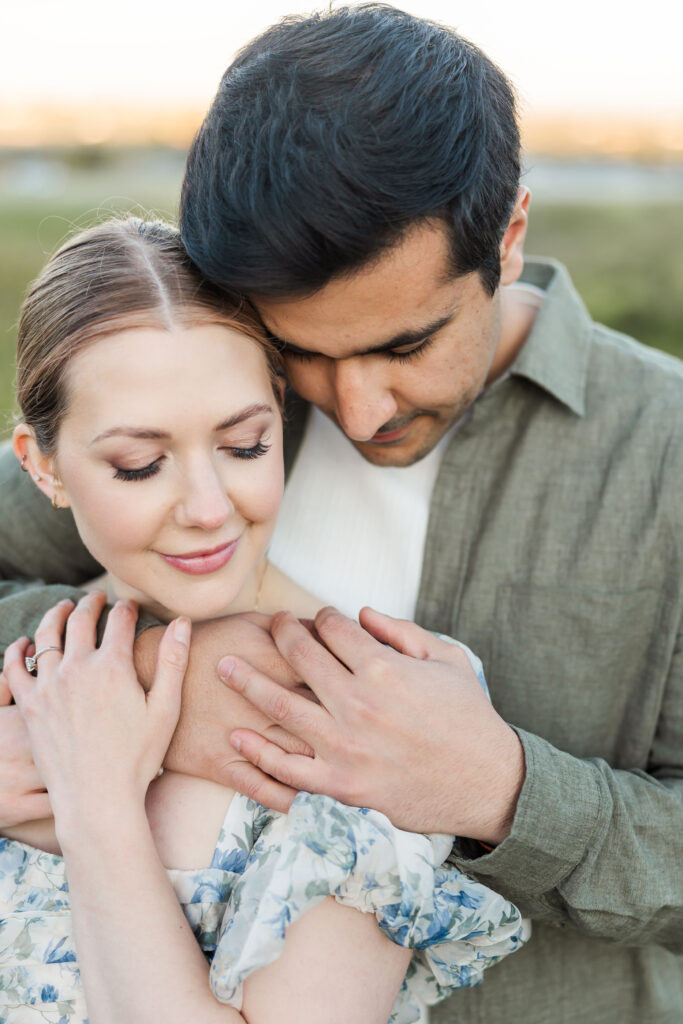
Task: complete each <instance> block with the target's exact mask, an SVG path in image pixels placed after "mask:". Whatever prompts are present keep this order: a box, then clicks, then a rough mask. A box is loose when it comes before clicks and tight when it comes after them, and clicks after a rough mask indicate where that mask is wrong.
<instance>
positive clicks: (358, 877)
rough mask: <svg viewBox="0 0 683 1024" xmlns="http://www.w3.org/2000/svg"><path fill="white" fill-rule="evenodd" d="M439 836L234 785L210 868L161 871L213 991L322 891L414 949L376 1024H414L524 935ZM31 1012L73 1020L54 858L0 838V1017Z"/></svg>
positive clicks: (278, 942)
mask: <svg viewBox="0 0 683 1024" xmlns="http://www.w3.org/2000/svg"><path fill="white" fill-rule="evenodd" d="M445 639H447V638H445ZM465 650H466V651H467V649H465ZM467 653H468V656H470V658H471V660H472V664H473V666H474V667H475V670H476V671H477V674H478V676H479V678H480V680H481V682H482V685H484V686H485V685H486V684H485V683H484V680H483V674H482V670H481V663H480V662H479V660H478V659H476V658H475V657H474V655H472V654H471V652H469V651H467ZM452 842H453V837H452V836H446V835H431V836H426V835H418V834H415V833H412V832H404V831H402V830H401V829H397V828H395V827H394V826H393V825H392V824H391V822H390V821H389V820H388V819H387V818H386V817H385V816H384V815H383V814H380V813H379V812H378V811H371V810H368V809H367V808H358V807H347V806H345V805H343V804H340V803H338V802H337V801H335V800H332V799H331V798H330V797H326V796H321V795H313V794H309V793H299V794H298V795H297V797H296V798H295V800H294V803H293V804H292V807H291V809H290V811H289V813H288V814H287V815H282V814H278V813H276V812H272V811H269V810H267V809H266V808H264V807H262V806H261V805H260V804H257V803H254V801H252V800H248V799H247V798H246V797H243V796H240V795H237V796H235V798H234V799H233V801H232V802H231V804H230V807H229V809H228V812H227V815H226V818H225V822H224V824H223V828H222V831H221V835H220V838H219V841H218V845H217V847H216V850H215V853H214V856H213V859H212V862H211V865H210V866H209V867H208V868H204V869H198V870H194V871H186V870H183V871H179V870H171V871H169V877H170V879H171V882H172V883H173V886H174V888H175V891H176V893H177V896H178V899H179V901H180V903H181V905H182V907H183V910H184V912H185V915H186V917H187V919H188V921H189V922H190V925H191V926H192V929H193V931H194V934H195V936H196V938H197V941H198V942H199V944H200V946H201V948H202V949H203V950H204V953H205V955H206V956H207V959H208V960H209V961H210V963H211V968H210V979H211V985H212V988H213V991H214V993H215V995H216V997H217V999H219V1000H220V1001H221V1002H224V1003H228V1004H230V1005H232V1006H235V1007H236V1008H237V1009H239V1008H240V1007H241V1003H242V986H243V983H244V980H245V979H246V978H247V977H248V976H249V974H251V972H252V971H254V970H256V969H257V968H258V967H263V966H265V965H266V964H269V963H272V962H273V961H274V960H275V959H276V958H277V957H278V956H279V954H280V952H281V949H282V945H283V942H284V937H285V930H286V928H287V926H288V925H289V924H291V923H292V922H293V921H295V920H297V919H298V918H299V917H301V916H302V915H303V914H305V913H306V911H308V910H310V909H311V908H312V907H314V906H315V905H316V904H318V903H320V902H321V901H322V900H324V899H325V898H326V897H327V896H333V897H334V898H335V899H336V900H337V901H338V902H339V903H342V904H344V905H346V906H350V907H355V908H356V909H358V910H360V911H362V912H364V913H372V914H374V915H375V917H376V918H377V921H378V924H379V927H380V928H381V929H382V930H383V931H384V932H385V933H386V934H387V935H388V936H389V937H390V938H391V939H392V940H393V941H394V942H396V943H398V944H400V945H402V946H407V947H410V948H412V949H413V950H415V952H414V955H413V958H412V960H411V963H410V967H409V969H408V972H407V974H406V978H405V980H404V982H403V986H402V989H401V991H400V992H399V995H398V997H397V999H396V1003H395V1005H394V1008H393V1012H392V1014H391V1017H390V1024H416V1022H419V1021H421V1020H422V1019H423V1017H422V1009H421V1007H422V1005H430V1004H433V1003H435V1002H438V1001H439V1000H441V999H444V998H446V996H448V995H450V994H451V993H452V992H453V991H454V990H455V989H457V988H462V987H464V986H470V985H476V984H479V982H480V981H481V978H482V974H483V971H484V970H485V969H486V968H487V967H489V966H491V965H492V964H494V963H496V962H497V961H498V960H500V959H501V957H503V956H507V955H508V954H509V953H512V952H514V951H515V950H516V949H518V948H519V947H520V946H521V945H522V944H523V942H524V941H525V940H526V938H527V937H528V934H529V926H528V924H527V922H525V921H523V920H522V918H521V917H520V914H519V911H518V910H517V909H516V907H514V906H513V905H512V904H510V903H509V902H508V901H507V900H505V899H504V898H503V897H502V896H500V895H499V894H498V893H495V892H493V891H492V890H490V889H487V888H486V887H485V886H483V885H480V884H479V883H477V882H475V881H473V880H472V879H470V878H468V877H466V876H465V875H463V874H462V873H461V872H459V871H458V870H457V869H456V868H454V867H451V866H449V865H445V864H444V863H443V862H444V861H445V859H446V857H447V856H448V854H449V852H450V850H451V846H452ZM40 1022H43V1024H87V1010H86V1006H85V1001H84V999H83V991H82V988H81V984H80V977H79V972H78V966H77V963H76V954H75V950H74V944H73V937H72V930H71V915H70V909H69V891H68V885H67V881H66V873H65V869H64V861H63V860H62V858H61V857H56V856H54V855H52V854H49V853H45V852H43V851H41V850H36V849H33V848H32V847H29V846H25V845H24V844H22V843H17V842H14V841H12V840H7V839H0V1024H40Z"/></svg>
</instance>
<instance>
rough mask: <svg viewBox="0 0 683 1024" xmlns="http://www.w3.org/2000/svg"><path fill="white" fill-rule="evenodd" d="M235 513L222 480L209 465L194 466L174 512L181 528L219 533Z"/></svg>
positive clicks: (216, 471)
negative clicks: (217, 531) (196, 528)
mask: <svg viewBox="0 0 683 1024" xmlns="http://www.w3.org/2000/svg"><path fill="white" fill-rule="evenodd" d="M234 511H235V506H234V505H233V503H232V500H231V499H230V495H229V493H228V489H227V487H226V485H225V481H223V480H222V479H221V475H220V473H219V472H218V470H217V468H216V467H215V466H214V465H213V464H212V463H210V464H205V465H202V466H199V467H194V468H193V469H192V470H191V471H190V472H189V473H188V475H187V478H186V481H185V492H184V494H183V495H182V498H181V500H180V501H179V503H178V506H177V510H176V514H177V518H178V522H179V523H180V525H181V526H198V527H199V528H200V529H202V530H218V529H219V528H220V527H221V526H222V525H223V524H224V523H225V522H226V520H227V519H228V518H229V517H230V516H231V515H232V514H233V512H234Z"/></svg>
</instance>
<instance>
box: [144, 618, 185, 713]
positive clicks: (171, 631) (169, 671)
mask: <svg viewBox="0 0 683 1024" xmlns="http://www.w3.org/2000/svg"><path fill="white" fill-rule="evenodd" d="M191 630H192V627H191V625H190V620H189V619H186V618H184V617H181V618H179V619H175V620H174V621H173V622H172V623H171V624H170V625H169V626H167V628H166V631H165V633H164V635H163V636H162V638H161V643H160V644H159V650H158V652H157V664H156V671H155V673H154V682H153V683H152V688H151V690H150V691H149V694H148V697H147V701H148V704H149V705H151V707H152V708H153V709H154V710H155V712H156V713H157V714H160V715H161V716H162V717H164V718H166V717H167V716H168V717H170V716H175V719H176V721H177V719H178V716H179V715H180V695H181V691H182V686H183V679H184V678H185V670H186V669H187V662H188V658H189V655H190V635H191Z"/></svg>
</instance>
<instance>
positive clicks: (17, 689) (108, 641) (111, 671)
mask: <svg viewBox="0 0 683 1024" xmlns="http://www.w3.org/2000/svg"><path fill="white" fill-rule="evenodd" d="M104 604H105V595H104V594H103V593H101V592H98V593H94V594H88V595H87V596H86V597H84V598H82V599H81V601H79V603H78V606H77V607H76V608H74V605H73V603H72V602H71V601H62V602H60V604H58V605H57V606H56V607H55V608H53V609H51V611H49V612H47V613H46V615H45V616H44V617H43V619H42V621H41V623H40V626H39V627H38V629H37V631H36V635H35V646H36V650H37V651H41V650H43V649H44V648H57V650H47V651H45V653H44V654H41V656H40V659H39V661H38V663H37V671H38V675H37V678H36V677H33V676H31V675H30V674H29V673H28V672H27V670H26V668H25V665H24V658H25V656H26V653H27V651H28V649H29V647H30V642H29V640H28V639H27V638H25V637H24V638H22V639H21V640H18V641H16V643H14V644H12V645H11V647H9V648H8V649H7V653H6V655H5V678H6V680H7V683H8V685H9V687H10V690H11V692H12V695H13V696H14V699H15V701H16V703H17V705H18V708H19V710H20V711H21V713H22V715H23V717H24V720H25V722H26V726H27V729H28V732H29V737H30V742H31V747H32V749H33V755H34V759H35V762H36V766H37V768H38V772H39V773H40V776H41V777H42V779H44V781H45V784H46V786H47V789H48V792H49V794H50V799H51V802H52V807H53V810H54V813H55V818H56V824H57V833H58V836H59V837H60V839H61V838H62V835H63V834H64V832H65V831H66V832H70V831H71V830H72V829H74V830H78V828H79V823H80V822H82V821H83V816H84V815H85V816H91V815H93V814H101V812H102V810H103V809H107V808H108V809H109V810H112V809H113V810H114V812H115V811H116V808H117V807H120V806H121V801H127V800H133V801H136V802H139V803H140V804H141V803H142V802H143V801H144V796H145V793H146V790H147V787H148V785H149V783H150V781H151V780H152V779H153V778H154V777H155V775H156V774H157V772H158V770H159V767H160V766H161V764H162V762H163V759H164V756H165V754H166V750H167V748H168V745H169V743H170V740H171V736H172V735H173V730H174V729H175V726H176V723H177V721H178V715H179V713H180V695H181V687H182V681H183V676H184V673H185V667H186V664H187V656H188V650H189V638H190V623H189V622H188V621H187V620H186V619H177V620H176V621H175V622H173V623H172V624H171V625H170V626H169V627H168V628H167V630H166V632H165V634H164V637H163V639H162V642H161V645H160V647H159V653H158V658H157V669H156V675H155V679H154V683H153V685H152V688H151V690H150V691H149V693H145V691H144V690H143V688H142V686H141V685H140V683H139V681H138V677H137V674H136V672H135V667H134V664H133V641H134V638H135V622H136V618H137V609H136V607H135V605H133V604H132V603H129V602H119V603H117V604H116V605H115V606H114V608H113V609H112V611H111V612H110V614H109V619H108V621H107V626H106V629H105V633H104V638H103V640H102V644H101V646H100V647H99V648H96V646H95V642H96V627H97V620H98V618H99V615H100V613H101V611H102V608H103V606H104ZM62 651H63V653H62ZM65 838H66V837H65Z"/></svg>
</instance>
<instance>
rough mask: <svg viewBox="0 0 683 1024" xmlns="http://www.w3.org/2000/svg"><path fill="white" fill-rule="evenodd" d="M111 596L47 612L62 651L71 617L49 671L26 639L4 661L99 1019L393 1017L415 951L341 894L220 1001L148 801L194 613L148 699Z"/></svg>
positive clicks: (130, 627) (126, 624) (171, 637)
mask: <svg viewBox="0 0 683 1024" xmlns="http://www.w3.org/2000/svg"><path fill="white" fill-rule="evenodd" d="M102 602H103V596H102V595H89V596H88V597H87V598H85V599H83V601H82V602H81V603H80V604H79V606H78V609H77V610H76V611H75V612H73V613H72V614H71V609H72V606H71V605H70V604H65V605H62V606H61V607H58V608H57V609H55V610H54V611H53V612H51V613H49V614H48V616H46V618H45V619H44V620H43V623H42V624H41V627H40V628H39V630H38V631H37V633H36V646H37V647H38V649H40V648H42V647H46V646H59V647H61V644H62V635H63V632H64V627H65V625H66V623H67V620H68V626H67V630H66V640H65V644H64V649H65V654H64V657H62V655H61V653H60V652H59V651H49V652H47V653H46V654H44V655H42V657H41V659H40V661H39V665H38V668H39V674H38V679H33V678H31V677H30V676H28V674H27V673H26V672H25V670H24V668H23V657H24V653H25V649H26V647H27V645H28V641H22V642H20V643H18V644H15V645H13V647H12V648H11V649H10V650H9V651H8V657H7V667H6V673H7V677H8V680H9V682H10V685H11V687H12V691H13V693H14V695H15V698H16V700H17V703H18V704H19V707H20V709H21V710H22V713H23V714H24V715H25V716H26V721H27V725H28V728H29V731H30V733H31V740H32V744H33V746H34V752H35V755H36V758H37V762H38V766H39V768H40V770H41V772H42V774H43V775H44V777H45V779H46V781H47V784H48V788H49V790H50V794H51V798H52V802H53V806H54V809H55V818H56V823H57V832H58V838H59V840H60V843H61V845H62V848H63V851H64V855H65V858H66V864H67V873H68V878H69V888H70V895H71V904H72V911H73V919H74V935H75V941H76V947H77V950H78V956H79V966H80V969H81V976H82V979H83V984H84V989H85V994H86V1000H87V1003H88V1008H89V1015H90V1019H91V1021H92V1022H93V1024H120V1021H121V1020H126V1021H127V1022H130V1024H138V1022H139V1024H143V1022H144V1024H149V1022H155V1021H164V1024H175V1022H178V1024H181V1022H182V1024H186V1022H187V1020H197V1021H201V1024H213V1022H214V1021H216V1022H217V1024H218V1022H220V1021H227V1022H234V1024H239V1022H240V1021H242V1020H243V1019H245V1018H246V1019H247V1020H248V1021H249V1022H250V1024H270V1022H271V1021H273V1022H275V1020H276V1019H277V1021H278V1024H287V1022H288V1021H291V1022H292V1024H294V1021H296V1022H297V1024H303V1022H307V1021H310V1022H311V1024H314V1022H315V1024H319V1022H321V1021H325V1022H326V1024H342V1022H343V1024H346V1022H348V1021H349V1020H353V1021H354V1022H356V1021H357V1022H359V1024H360V1022H364V1024H365V1022H367V1024H384V1022H385V1021H386V1019H387V1018H388V1016H389V1013H390V1010H391V1006H392V1004H393V1001H394V997H395V995H396V992H397V990H398V988H399V987H400V984H401V981H402V978H403V975H404V973H405V970H406V967H407V964H408V960H409V957H410V954H409V952H408V951H407V950H404V949H400V948H399V947H397V946H394V945H393V944H392V943H391V942H390V941H389V940H388V939H387V938H385V937H384V936H383V935H382V934H381V933H380V931H379V929H378V928H377V925H376V922H375V920H374V918H373V917H371V916H366V915H362V914H360V913H359V912H357V911H355V910H353V911H351V910H349V909H348V908H345V907H341V906H339V905H337V904H336V903H334V902H333V901H331V900H327V901H325V902H324V903H323V904H321V905H320V906H319V907H317V908H316V909H315V910H314V911H311V912H310V913H309V914H307V915H305V916H304V918H302V919H301V920H300V921H299V922H297V923H296V924H295V925H293V926H292V927H291V929H290V930H289V932H288V936H287V942H286V943H285V951H284V953H283V955H282V957H281V958H280V959H279V960H278V961H276V962H275V963H273V964H271V965H270V966H269V967H266V968H263V969H262V970H260V971H257V972H255V973H254V974H253V975H251V976H250V978H249V979H248V981H247V983H246V984H245V989H244V1017H243V1016H242V1015H240V1014H239V1013H238V1012H237V1011H236V1010H234V1009H232V1008H231V1007H228V1006H225V1005H224V1004H221V1003H218V1002H217V1001H216V999H215V998H214V996H213V994H212V992H211V990H210V988H209V980H208V966H207V964H206V961H205V959H204V957H203V955H202V953H201V951H200V949H199V947H198V945H197V943H196V941H195V939H194V936H193V935H192V932H191V930H190V927H189V925H188V923H187V921H186V919H185V917H184V914H183V912H182V910H181V908H180V906H179V904H178V902H177V900H176V897H175V893H174V892H173V889H172V887H171V885H170V882H169V880H168V877H167V875H166V871H165V869H164V867H163V865H162V863H161V861H160V859H159V856H158V854H157V851H156V848H155V846H154V842H153V839H152V835H151V832H150V828H149V824H148V821H147V817H146V815H145V811H144V797H145V791H146V789H147V786H148V784H149V782H150V780H151V778H153V777H154V775H155V773H156V770H157V768H158V765H159V764H160V763H161V760H162V759H163V755H164V752H165V749H166V746H167V744H168V741H169V739H170V735H171V733H172V731H173V728H174V726H175V722H176V720H177V716H178V709H179V702H180V683H181V680H182V675H183V671H184V667H185V663H186V657H187V655H186V651H187V647H186V645H185V644H184V643H183V642H182V631H183V628H184V625H185V624H183V623H181V624H180V625H179V626H176V625H175V624H174V626H172V627H170V628H169V630H168V632H167V634H166V635H165V637H164V641H163V643H162V646H161V649H160V663H159V668H158V670H157V675H156V678H155V682H154V685H153V686H152V689H151V691H150V693H149V694H148V695H145V693H144V691H143V690H142V688H141V687H140V686H139V684H138V682H137V677H136V676H135V673H134V669H133V663H132V656H131V653H130V652H131V650H132V641H133V631H134V621H135V615H134V612H133V611H132V610H131V608H130V607H128V606H126V605H125V604H119V605H117V606H116V607H115V609H114V611H113V612H112V614H111V615H110V619H109V624H108V626H107V631H106V633H105V638H104V641H103V643H102V646H101V647H100V648H99V649H95V647H94V641H95V622H96V620H97V616H98V614H99V611H100V609H101V604H102ZM186 625H189V624H186Z"/></svg>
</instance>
